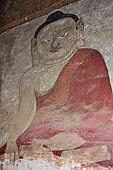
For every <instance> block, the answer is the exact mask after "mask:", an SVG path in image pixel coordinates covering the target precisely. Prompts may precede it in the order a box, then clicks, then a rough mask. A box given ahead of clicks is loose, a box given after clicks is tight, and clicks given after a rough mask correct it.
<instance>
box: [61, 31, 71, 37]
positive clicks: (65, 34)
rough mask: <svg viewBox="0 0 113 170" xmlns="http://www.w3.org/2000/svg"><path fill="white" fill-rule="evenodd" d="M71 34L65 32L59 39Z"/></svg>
mask: <svg viewBox="0 0 113 170" xmlns="http://www.w3.org/2000/svg"><path fill="white" fill-rule="evenodd" d="M68 34H69V32H65V33H64V34H62V35H60V36H59V38H64V37H66V36H67V35H68Z"/></svg>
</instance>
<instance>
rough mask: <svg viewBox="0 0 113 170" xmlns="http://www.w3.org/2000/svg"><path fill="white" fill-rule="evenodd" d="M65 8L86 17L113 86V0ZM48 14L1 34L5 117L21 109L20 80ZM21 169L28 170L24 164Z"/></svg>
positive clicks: (92, 42) (89, 44) (90, 38)
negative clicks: (19, 101)
mask: <svg viewBox="0 0 113 170" xmlns="http://www.w3.org/2000/svg"><path fill="white" fill-rule="evenodd" d="M61 10H62V11H64V12H67V13H74V14H77V15H79V16H80V17H82V18H83V21H84V23H85V38H86V47H91V48H94V49H98V50H99V51H100V52H101V53H102V54H103V57H104V60H105V62H106V65H107V68H108V71H109V77H110V82H111V86H112V89H113V1H112V0H107V1H106V0H98V1H97V0H94V1H90V0H85V1H84V0H81V1H79V2H76V3H73V4H70V5H68V6H66V7H64V8H61ZM46 17H47V16H44V17H41V18H39V19H36V20H34V21H32V22H30V23H27V24H25V25H21V26H19V27H17V28H14V29H12V30H10V31H7V32H5V33H3V34H1V35H0V68H1V73H2V74H1V85H2V86H1V88H2V91H1V101H0V102H1V103H0V104H1V114H0V116H1V117H3V116H5V114H14V113H15V112H16V111H17V109H18V89H19V81H20V78H21V77H22V75H23V74H24V73H25V72H26V71H27V70H28V69H29V68H30V67H31V61H32V59H31V38H32V37H33V35H34V32H35V30H36V29H37V27H38V26H39V25H40V24H41V23H43V22H44V21H45V19H46ZM2 113H3V114H2ZM1 126H2V125H1ZM7 128H8V127H6V129H5V130H6V131H7ZM37 163H38V162H37ZM29 164H30V165H29V166H31V167H30V168H32V169H33V170H35V169H36V168H37V169H38V170H41V169H44V167H43V163H42V162H41V163H38V165H34V164H33V163H31V162H30V161H29ZM39 164H40V166H39ZM26 165H27V163H26ZM20 166H21V165H20ZM44 166H45V167H46V168H45V169H47V170H51V169H56V168H54V167H52V165H50V166H49V165H48V167H47V165H46V163H45V164H44ZM5 167H6V168H5ZM73 167H74V168H75V166H74V165H72V167H71V168H69V167H67V169H66V167H65V168H64V167H63V168H64V169H66V170H70V169H72V168H73ZM22 168H23V169H22ZM63 168H62V167H61V168H60V169H63ZM4 169H11V170H12V169H15V167H13V168H12V167H9V168H7V166H4ZM18 169H19V168H18ZM21 169H22V170H25V165H24V163H23V164H22V166H21Z"/></svg>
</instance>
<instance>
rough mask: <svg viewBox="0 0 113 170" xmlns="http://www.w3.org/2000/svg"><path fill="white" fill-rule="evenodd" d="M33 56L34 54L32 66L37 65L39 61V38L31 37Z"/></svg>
mask: <svg viewBox="0 0 113 170" xmlns="http://www.w3.org/2000/svg"><path fill="white" fill-rule="evenodd" d="M31 56H32V66H35V65H37V64H38V62H39V57H38V56H39V55H38V47H37V38H32V39H31Z"/></svg>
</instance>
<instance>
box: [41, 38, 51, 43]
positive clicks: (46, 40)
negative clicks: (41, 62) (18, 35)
mask: <svg viewBox="0 0 113 170" xmlns="http://www.w3.org/2000/svg"><path fill="white" fill-rule="evenodd" d="M50 41H51V40H50V39H44V40H43V42H46V43H47V42H50Z"/></svg>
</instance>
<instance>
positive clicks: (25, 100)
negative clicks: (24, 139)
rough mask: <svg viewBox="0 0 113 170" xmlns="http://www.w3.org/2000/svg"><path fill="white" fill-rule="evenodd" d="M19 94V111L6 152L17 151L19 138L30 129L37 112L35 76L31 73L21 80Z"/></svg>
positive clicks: (12, 125) (14, 119)
mask: <svg viewBox="0 0 113 170" xmlns="http://www.w3.org/2000/svg"><path fill="white" fill-rule="evenodd" d="M19 93H20V94H19V109H18V112H17V113H16V114H15V115H14V116H13V120H12V122H11V126H10V129H9V138H8V141H7V149H6V152H14V151H15V149H16V148H15V147H16V145H15V142H16V140H17V138H18V137H19V136H20V135H21V134H22V133H23V132H24V131H25V130H26V129H27V128H28V127H29V125H30V124H31V122H32V120H33V118H34V115H35V112H36V101H35V96H34V86H33V76H32V75H31V77H30V76H29V72H28V73H27V74H25V75H24V76H23V78H22V80H21V83H20V92H19Z"/></svg>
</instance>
